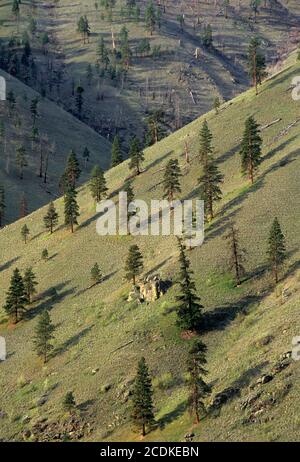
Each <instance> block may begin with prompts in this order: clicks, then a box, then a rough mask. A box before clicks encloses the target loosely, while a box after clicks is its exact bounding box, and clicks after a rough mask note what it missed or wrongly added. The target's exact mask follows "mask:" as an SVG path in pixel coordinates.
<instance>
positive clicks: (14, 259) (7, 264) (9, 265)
mask: <svg viewBox="0 0 300 462" xmlns="http://www.w3.org/2000/svg"><path fill="white" fill-rule="evenodd" d="M19 259H20V257H15V258H12V259H11V260H9V261H7V262H6V263H4V265H1V266H0V272H1V271H5V270H7V269H8V268H10V267H11V266H12V265H13V264H14V263H15V262H16V261H18V260H19Z"/></svg>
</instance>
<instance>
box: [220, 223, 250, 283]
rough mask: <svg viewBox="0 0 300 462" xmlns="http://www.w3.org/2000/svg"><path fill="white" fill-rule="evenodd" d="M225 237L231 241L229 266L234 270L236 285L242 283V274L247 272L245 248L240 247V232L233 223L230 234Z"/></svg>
mask: <svg viewBox="0 0 300 462" xmlns="http://www.w3.org/2000/svg"><path fill="white" fill-rule="evenodd" d="M225 239H226V240H228V243H229V252H230V258H229V267H230V269H231V270H233V271H234V275H235V282H236V285H237V286H239V285H241V282H242V276H243V275H244V274H245V268H244V266H243V262H244V260H245V254H246V252H245V250H244V249H242V248H241V247H240V243H239V232H238V230H237V229H236V228H235V226H234V225H233V224H231V225H230V229H229V232H228V234H227V235H226V236H225Z"/></svg>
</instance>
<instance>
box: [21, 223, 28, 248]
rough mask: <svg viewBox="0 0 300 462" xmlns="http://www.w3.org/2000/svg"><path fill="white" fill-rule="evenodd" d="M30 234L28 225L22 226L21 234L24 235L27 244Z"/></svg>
mask: <svg viewBox="0 0 300 462" xmlns="http://www.w3.org/2000/svg"><path fill="white" fill-rule="evenodd" d="M29 234H30V231H29V228H28V226H27V225H26V224H25V225H23V226H22V228H21V236H22V238H23V241H24V242H25V244H27V240H28V236H29Z"/></svg>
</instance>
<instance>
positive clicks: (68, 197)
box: [64, 186, 79, 233]
mask: <svg viewBox="0 0 300 462" xmlns="http://www.w3.org/2000/svg"><path fill="white" fill-rule="evenodd" d="M76 196H77V192H76V190H75V189H74V188H73V187H72V186H69V187H68V189H67V191H66V193H65V196H64V204H65V225H69V227H70V230H71V232H72V233H74V225H77V224H78V222H77V218H78V217H79V207H78V204H77V200H76Z"/></svg>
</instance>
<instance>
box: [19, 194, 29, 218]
mask: <svg viewBox="0 0 300 462" xmlns="http://www.w3.org/2000/svg"><path fill="white" fill-rule="evenodd" d="M27 215H28V203H27V199H26V196H25V194H24V193H23V194H22V196H21V200H20V218H24V217H26V216H27Z"/></svg>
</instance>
